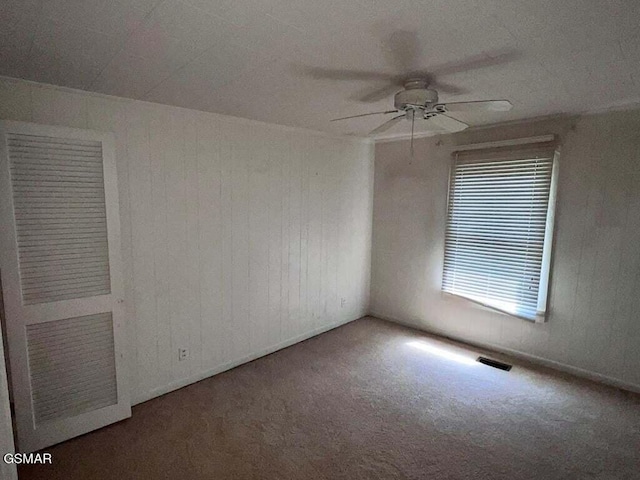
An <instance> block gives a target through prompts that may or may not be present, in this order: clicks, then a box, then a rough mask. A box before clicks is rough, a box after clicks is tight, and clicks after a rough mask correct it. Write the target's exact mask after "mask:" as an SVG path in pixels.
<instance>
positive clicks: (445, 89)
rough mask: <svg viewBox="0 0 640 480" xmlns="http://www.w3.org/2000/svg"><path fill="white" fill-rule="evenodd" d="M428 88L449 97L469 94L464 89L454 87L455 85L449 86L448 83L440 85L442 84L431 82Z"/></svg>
mask: <svg viewBox="0 0 640 480" xmlns="http://www.w3.org/2000/svg"><path fill="white" fill-rule="evenodd" d="M429 88H433V89H435V90H437V91H438V93H448V94H449V95H462V94H463V93H469V91H468V90H467V89H466V88H461V87H456V86H455V85H451V84H450V83H442V82H437V81H436V82H431V83H430V84H429Z"/></svg>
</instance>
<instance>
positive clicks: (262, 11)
mask: <svg viewBox="0 0 640 480" xmlns="http://www.w3.org/2000/svg"><path fill="white" fill-rule="evenodd" d="M639 24H640V2H638V1H637V0H608V1H606V2H603V1H601V0H563V1H558V0H509V1H505V0H460V1H455V2H454V1H448V2H445V1H436V0H393V1H389V0H386V1H382V0H2V10H1V11H0V75H6V76H10V77H17V78H24V79H29V80H35V81H39V82H45V83H51V84H55V85H61V86H65V87H72V88H79V89H83V90H89V91H93V92H101V93H106V94H111V95H118V96H122V97H129V98H136V99H142V100H149V101H153V102H158V103H165V104H169V105H177V106H182V107H187V108H194V109H199V110H205V111H211V112H218V113H223V114H228V115H234V116H240V117H246V118H252V119H256V120H262V121H266V122H272V123H278V124H284V125H291V126H298V127H305V128H310V129H314V130H322V131H327V132H333V133H338V134H353V135H366V133H367V132H368V131H369V130H371V129H373V128H374V127H376V126H377V125H378V124H380V123H382V121H383V119H382V118H380V117H365V118H361V119H353V120H348V121H342V122H335V123H330V122H329V120H330V119H332V118H335V117H341V116H347V115H354V114H359V113H366V112H369V111H378V110H388V109H389V108H390V107H392V102H393V99H392V95H390V96H389V97H387V98H386V99H383V100H380V101H376V102H373V103H362V102H359V101H357V100H354V96H358V95H361V94H363V93H366V92H367V91H369V90H371V89H375V88H378V87H381V86H383V85H384V84H383V83H382V84H380V83H377V82H370V81H361V80H351V81H343V80H327V79H318V78H314V76H313V75H309V73H308V71H309V68H310V67H321V68H330V69H356V70H367V71H370V70H373V71H379V72H386V73H403V72H397V71H396V70H395V69H394V61H393V56H394V52H393V51H390V48H389V42H388V40H389V38H391V36H392V34H393V32H397V31H408V32H413V33H415V36H416V37H417V38H418V39H419V43H420V48H419V52H418V56H419V63H420V67H421V68H422V69H426V70H429V67H432V66H436V65H442V64H450V63H451V62H460V61H466V60H468V59H478V58H487V59H490V58H496V57H497V58H503V57H504V58H508V59H509V61H506V62H503V63H501V64H499V65H495V66H492V67H486V68H479V69H474V70H471V71H465V72H456V73H449V74H447V75H444V76H442V77H438V80H440V81H443V82H446V83H449V84H453V85H456V86H458V87H460V88H461V89H464V90H465V91H466V92H465V93H464V94H459V95H444V94H441V96H440V100H441V101H464V100H482V99H502V98H506V99H509V100H510V101H511V102H512V103H513V105H514V108H513V110H511V111H510V112H494V113H482V114H479V113H474V114H471V113H466V114H464V116H463V115H462V114H459V115H458V118H459V119H461V120H464V121H466V122H467V123H470V124H471V125H474V126H475V125H486V124H491V123H496V122H503V121H511V120H519V119H524V118H531V117H535V116H541V115H551V114H558V113H579V112H584V111H594V110H602V109H607V108H613V107H621V106H627V105H632V104H636V103H638V102H640V33H639V32H640V30H639V29H638V25H639ZM396 53H397V52H396ZM425 123H426V122H423V123H420V122H419V123H416V131H417V132H421V131H424V130H425ZM409 128H410V126H409V123H408V122H402V123H400V124H398V125H397V126H395V127H394V128H393V129H391V130H389V131H388V132H386V133H385V134H384V136H385V137H393V136H401V135H403V134H406V133H408V131H409Z"/></svg>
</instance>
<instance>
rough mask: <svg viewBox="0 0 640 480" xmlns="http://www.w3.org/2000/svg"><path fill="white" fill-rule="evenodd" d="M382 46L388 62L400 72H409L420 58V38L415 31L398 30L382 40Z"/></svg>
mask: <svg viewBox="0 0 640 480" xmlns="http://www.w3.org/2000/svg"><path fill="white" fill-rule="evenodd" d="M383 48H384V51H385V53H386V54H387V56H388V57H389V63H390V64H391V65H393V67H394V69H395V70H397V71H398V72H400V73H409V72H411V71H413V70H414V69H415V68H416V63H417V62H418V59H419V58H420V50H421V49H420V40H419V39H418V36H417V34H416V32H411V31H408V30H398V31H395V32H393V33H392V34H391V35H390V36H389V39H388V40H387V41H386V42H384V44H383Z"/></svg>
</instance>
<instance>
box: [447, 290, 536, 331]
mask: <svg viewBox="0 0 640 480" xmlns="http://www.w3.org/2000/svg"><path fill="white" fill-rule="evenodd" d="M440 294H441V296H442V297H443V298H444V299H445V300H446V301H450V302H457V303H459V304H461V305H466V306H472V308H477V309H479V310H482V311H489V312H492V313H497V314H500V315H504V316H507V317H513V318H519V319H521V320H526V321H527V322H531V323H545V322H546V321H547V315H546V314H543V315H536V316H535V317H533V318H532V317H527V316H524V315H519V314H517V313H512V312H509V311H507V310H504V309H501V308H499V307H496V306H493V305H490V304H487V303H484V302H480V301H478V300H475V299H473V298H469V297H465V296H463V295H458V294H456V293H450V292H445V291H444V290H440Z"/></svg>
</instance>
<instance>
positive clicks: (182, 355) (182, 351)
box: [178, 348, 189, 361]
mask: <svg viewBox="0 0 640 480" xmlns="http://www.w3.org/2000/svg"><path fill="white" fill-rule="evenodd" d="M187 358H189V349H187V348H179V349H178V360H179V361H183V360H186V359H187Z"/></svg>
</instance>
